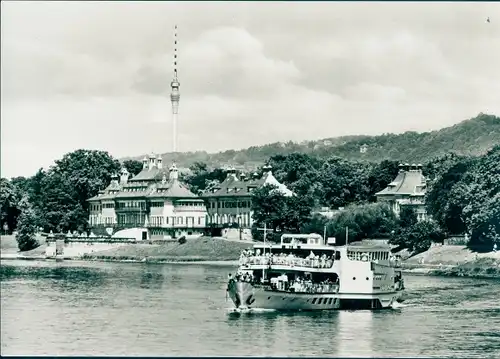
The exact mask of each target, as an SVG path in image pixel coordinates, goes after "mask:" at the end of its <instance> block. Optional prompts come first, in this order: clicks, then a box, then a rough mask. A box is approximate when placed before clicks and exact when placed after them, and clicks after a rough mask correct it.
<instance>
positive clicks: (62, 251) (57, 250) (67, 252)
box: [45, 239, 136, 258]
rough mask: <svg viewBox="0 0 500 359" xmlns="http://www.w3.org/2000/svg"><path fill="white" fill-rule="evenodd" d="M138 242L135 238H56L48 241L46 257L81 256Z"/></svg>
mask: <svg viewBox="0 0 500 359" xmlns="http://www.w3.org/2000/svg"><path fill="white" fill-rule="evenodd" d="M134 244H136V241H135V240H129V239H123V240H117V239H114V240H112V241H110V240H107V239H87V240H83V239H82V240H70V241H65V240H54V241H47V248H46V249H45V256H46V257H54V256H56V255H61V256H63V257H65V258H80V257H83V256H84V255H85V254H90V253H94V252H100V251H107V250H109V249H115V248H120V247H123V246H130V245H134Z"/></svg>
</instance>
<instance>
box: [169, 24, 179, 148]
mask: <svg viewBox="0 0 500 359" xmlns="http://www.w3.org/2000/svg"><path fill="white" fill-rule="evenodd" d="M180 85H181V84H180V83H179V79H178V78H177V25H175V27H174V78H173V79H172V82H171V83H170V87H171V88H172V92H170V101H171V102H172V152H177V114H178V113H179V100H180V98H181V94H180V93H179V86H180Z"/></svg>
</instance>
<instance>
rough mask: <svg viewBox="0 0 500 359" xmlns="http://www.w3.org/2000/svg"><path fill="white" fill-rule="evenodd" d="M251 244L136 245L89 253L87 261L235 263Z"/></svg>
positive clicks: (207, 239)
mask: <svg viewBox="0 0 500 359" xmlns="http://www.w3.org/2000/svg"><path fill="white" fill-rule="evenodd" d="M252 245H253V243H252V242H247V241H245V242H238V241H234V240H226V239H223V238H212V237H201V238H196V239H187V240H186V242H185V243H182V244H181V243H179V242H177V241H175V242H174V241H169V242H166V243H162V244H134V245H125V246H122V247H118V248H114V249H110V250H106V251H100V252H95V253H90V254H87V255H85V256H84V259H86V260H105V261H140V262H149V263H166V262H197V263H200V262H228V261H230V262H234V261H237V260H238V258H239V256H240V253H241V251H242V250H243V249H247V248H251V247H252Z"/></svg>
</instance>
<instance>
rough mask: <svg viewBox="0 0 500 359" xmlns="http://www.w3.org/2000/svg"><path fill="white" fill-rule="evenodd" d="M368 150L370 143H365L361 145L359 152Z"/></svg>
mask: <svg viewBox="0 0 500 359" xmlns="http://www.w3.org/2000/svg"><path fill="white" fill-rule="evenodd" d="M367 151H368V145H366V144H364V145H362V146H360V147H359V152H360V153H366V152H367Z"/></svg>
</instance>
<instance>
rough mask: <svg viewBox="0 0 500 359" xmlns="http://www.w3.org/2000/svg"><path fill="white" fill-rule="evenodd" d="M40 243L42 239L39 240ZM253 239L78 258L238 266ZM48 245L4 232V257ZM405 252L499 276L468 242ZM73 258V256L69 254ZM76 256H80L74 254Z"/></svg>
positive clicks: (446, 270) (434, 266) (409, 261)
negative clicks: (24, 244) (23, 244)
mask: <svg viewBox="0 0 500 359" xmlns="http://www.w3.org/2000/svg"><path fill="white" fill-rule="evenodd" d="M40 243H43V242H42V241H41V240H40ZM252 245H253V242H249V241H237V240H228V239H224V238H217V237H215V238H212V237H201V238H196V239H188V240H187V241H186V243H183V244H181V243H179V242H178V241H169V242H165V243H162V244H149V243H147V244H142V243H141V244H133V245H124V246H122V247H118V248H114V249H110V250H105V251H99V252H94V253H91V254H87V255H85V256H84V257H83V258H78V260H86V261H104V262H130V263H186V264H188V263H193V264H194V263H197V264H217V265H228V266H237V265H238V258H239V255H240V253H241V251H242V250H243V249H247V248H251V247H252ZM45 248H46V245H45V244H42V245H40V247H38V248H36V249H34V250H32V251H28V252H18V251H17V243H16V241H15V238H14V237H13V236H2V240H1V258H2V260H8V259H24V260H43V259H44V253H45ZM401 254H403V256H402V258H403V259H404V260H403V262H402V268H403V272H405V273H411V274H420V275H433V276H454V277H474V278H500V252H496V253H494V252H489V253H475V252H472V251H471V250H470V249H468V248H467V247H465V246H453V245H447V246H435V247H432V248H430V249H429V250H428V251H426V252H424V253H420V254H418V255H415V256H411V257H409V256H408V255H407V254H406V253H401ZM68 259H70V258H68ZM73 259H77V258H73Z"/></svg>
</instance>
